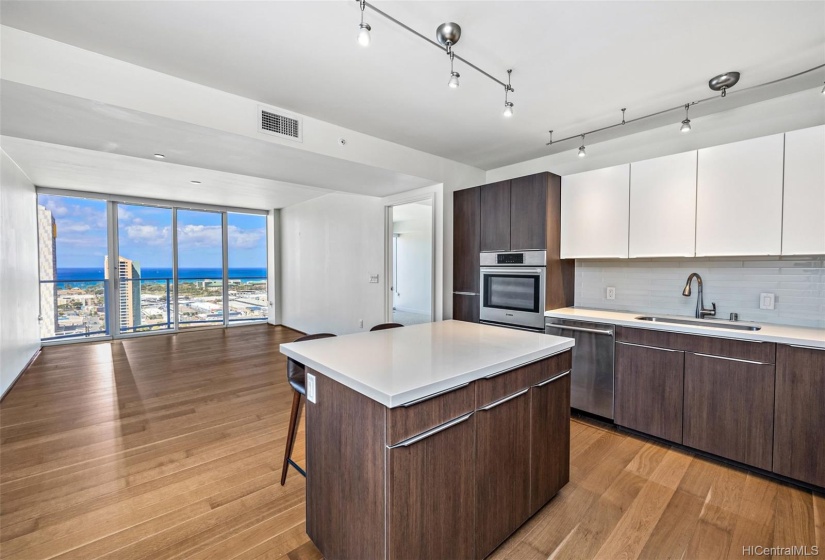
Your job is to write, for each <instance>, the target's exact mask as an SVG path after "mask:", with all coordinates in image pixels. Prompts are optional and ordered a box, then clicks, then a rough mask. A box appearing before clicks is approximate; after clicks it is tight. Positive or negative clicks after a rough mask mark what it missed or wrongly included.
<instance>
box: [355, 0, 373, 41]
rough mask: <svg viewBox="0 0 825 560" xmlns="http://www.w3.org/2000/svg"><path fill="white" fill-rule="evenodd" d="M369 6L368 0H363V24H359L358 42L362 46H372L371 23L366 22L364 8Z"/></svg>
mask: <svg viewBox="0 0 825 560" xmlns="http://www.w3.org/2000/svg"><path fill="white" fill-rule="evenodd" d="M366 7H367V2H366V0H361V25H359V26H358V44H359V45H361V46H362V47H369V46H370V39H371V38H370V31H372V27H370V24H369V23H364V9H365V8H366Z"/></svg>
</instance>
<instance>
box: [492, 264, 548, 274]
mask: <svg viewBox="0 0 825 560" xmlns="http://www.w3.org/2000/svg"><path fill="white" fill-rule="evenodd" d="M546 270H547V269H546V268H525V267H522V266H520V267H515V266H512V267H511V266H497V267H495V268H493V267H482V268H481V273H482V274H501V273H506V274H530V275H533V274H542V273H544V272H545V271H546Z"/></svg>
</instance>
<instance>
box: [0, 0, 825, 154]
mask: <svg viewBox="0 0 825 560" xmlns="http://www.w3.org/2000/svg"><path fill="white" fill-rule="evenodd" d="M376 4H377V6H378V7H380V8H381V9H383V10H385V11H386V12H387V13H389V14H390V15H392V16H394V17H397V18H398V19H400V20H401V21H403V22H404V23H406V24H407V25H410V26H411V27H413V28H414V29H416V30H418V31H420V32H421V33H423V34H425V35H426V36H430V37H431V36H433V35H434V31H435V28H436V27H437V25H438V24H440V23H441V22H443V21H456V22H458V23H459V24H461V26H462V28H463V36H462V38H461V41H460V43H459V44H458V46H457V47H456V52H457V53H458V54H460V55H461V56H464V57H466V58H467V59H468V60H470V61H471V62H473V63H475V64H477V65H479V66H481V67H482V68H484V69H485V70H487V71H488V72H491V73H493V74H494V75H496V76H499V77H502V78H503V77H504V76H506V73H505V71H506V69H507V68H513V86H514V87H515V89H516V92H515V94H513V95H512V97H511V100H512V101H513V102H515V109H516V116H515V117H514V118H512V119H504V118H503V117H502V116H501V107H502V103H503V88H501V86H498V85H496V84H495V83H493V82H491V81H489V80H487V79H486V78H483V77H482V76H480V75H479V74H477V73H476V72H474V71H473V70H471V69H469V68H467V67H465V66H463V65H461V64H457V68H456V69H457V70H458V71H459V72H461V76H462V78H461V79H462V85H461V87H460V88H458V90H450V89H449V88H447V86H446V82H447V78H448V77H449V70H448V60H447V57H446V56H445V55H444V54H443V53H440V52H439V51H438V50H436V49H435V48H434V47H432V46H428V45H427V44H425V43H424V42H422V41H421V40H420V39H418V38H416V37H414V36H412V35H411V34H409V33H407V32H405V31H403V30H401V29H400V28H398V27H396V26H395V25H393V24H391V23H389V22H387V21H386V20H384V19H382V18H381V17H380V16H379V15H377V14H375V13H374V12H370V11H369V10H368V12H367V21H368V22H369V23H370V24H371V25H372V28H373V32H372V35H373V43H372V45H371V46H370V47H369V48H367V49H364V48H362V47H359V46H358V45H357V44H356V41H355V36H356V31H357V24H358V21H359V10H358V4H357V2H355V1H352V0H346V1H345V0H340V1H333V2H329V1H327V2H309V1H302V2H221V1H165V2H143V1H120V2H93V1H83V0H53V1H36V0H25V1H16V0H15V1H12V0H3V1H2V4H0V10H1V11H0V17H1V18H2V22H3V24H4V25H9V26H11V27H16V28H19V29H22V30H25V31H29V32H32V33H35V34H38V35H43V36H46V37H49V38H53V39H56V40H58V41H62V42H65V43H69V44H72V45H76V46H78V47H81V48H84V49H88V50H91V51H95V52H99V53H102V54H105V55H108V56H112V57H114V58H118V59H122V60H125V61H128V62H132V63H135V64H138V65H141V66H144V67H147V68H152V69H155V70H158V71H161V72H165V73H168V74H171V75H175V76H179V77H181V78H184V79H187V80H191V81H193V82H197V83H201V84H204V85H207V86H211V87H214V88H218V89H221V90H225V91H229V92H232V93H236V94H239V95H242V96H244V97H248V98H251V99H255V100H259V101H262V102H265V103H269V104H272V105H275V106H278V107H283V108H286V109H289V110H292V111H295V112H299V113H303V114H306V115H310V116H312V117H316V118H319V119H322V120H325V121H328V122H331V123H335V124H338V125H341V126H345V127H348V128H351V129H354V130H358V131H361V132H364V133H367V134H371V135H373V136H376V137H379V138H384V139H387V140H390V141H394V142H397V143H399V144H403V145H406V146H410V147H414V148H417V149H420V150H423V151H426V152H429V153H433V154H437V155H440V156H444V157H447V158H450V159H454V160H457V161H461V162H464V163H468V164H470V165H474V166H476V167H481V168H484V169H490V168H494V167H498V166H501V165H505V164H509V163H513V162H517V161H522V160H525V159H529V158H533V157H537V156H540V155H543V154H545V153H547V149H546V148H545V147H544V142H545V141H546V140H547V133H546V131H547V130H548V129H551V128H552V129H554V130H555V137H556V138H559V137H562V136H567V135H570V134H576V133H579V132H581V131H582V130H587V129H591V128H595V127H598V126H604V125H605V124H610V123H612V122H615V121H617V120H619V118H620V111H619V108H621V107H627V108H628V111H627V117H628V118H633V117H634V116H639V115H640V114H643V113H646V112H652V111H656V110H660V109H664V108H667V107H672V106H676V105H680V104H683V103H685V102H686V101H688V100H693V99H699V98H703V97H707V96H708V95H709V94H710V91H709V90H708V88H707V85H706V84H707V80H708V79H709V78H710V77H711V76H713V75H715V74H718V73H721V72H723V71H728V70H738V71H741V72H742V80H741V82H740V86H739V87H740V88H744V87H748V86H751V85H755V84H758V83H762V82H765V81H769V80H773V79H776V78H779V77H782V76H786V75H788V74H791V73H794V72H799V71H802V70H805V69H807V68H810V67H813V66H816V65H819V64H823V63H825V48H823V46H825V2H821V1H815V2H782V1H780V2H762V1H742V2H738V1H737V2H678V1H677V2H642V1H634V2H622V1H617V2H511V1H506V2H505V1H485V2H477V1H466V2H409V1H406V2H395V1H393V2H390V1H382V0H376ZM805 87H811V86H810V85H809V84H806V85H805ZM730 97H733V96H730ZM677 116H678V115H677ZM4 117H5V114H4ZM674 118H675V117H674ZM681 118H682V117H679V119H678V120H681Z"/></svg>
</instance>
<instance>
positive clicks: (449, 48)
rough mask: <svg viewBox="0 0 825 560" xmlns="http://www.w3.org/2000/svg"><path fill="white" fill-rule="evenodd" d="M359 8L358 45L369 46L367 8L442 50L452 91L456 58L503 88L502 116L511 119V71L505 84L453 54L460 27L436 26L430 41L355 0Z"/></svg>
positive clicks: (363, 0) (456, 80)
mask: <svg viewBox="0 0 825 560" xmlns="http://www.w3.org/2000/svg"><path fill="white" fill-rule="evenodd" d="M356 1H357V2H358V4H359V5H360V7H361V25H359V26H358V28H359V31H358V43H360V44H361V45H363V46H365V47H366V46H367V45H369V44H370V31H371V30H372V28H371V27H370V26H369V24H367V23H365V22H364V11H365V10H366V9H367V8H369V9H370V10H372V11H374V12H376V13H378V14H379V15H380V16H381V17H384V18H386V19H387V20H389V21H391V22H392V23H394V24H396V25H397V26H399V27H401V28H403V29H405V30H406V31H409V32H410V33H412V34H413V35H415V36H417V37H418V38H419V39H423V40H424V41H426V42H428V43H430V44H431V45H433V46H435V47H436V48H438V49H443V50H444V51H445V52H446V53H447V55H448V56H449V57H450V80H449V81H448V82H447V85H448V86H449V87H451V88H453V89H455V88H457V87H458V86H459V85H460V82H459V79H460V78H461V74H459V73H458V72H456V71H455V67H454V60H455V59H456V58H457V59H458V60H460V61H461V62H463V63H464V64H466V65H467V66H469V67H470V68H472V69H473V70H475V71H476V72H478V73H479V74H483V75H484V76H486V77H487V78H489V79H491V80H493V81H494V82H496V83H497V84H499V85H501V86H504V116H506V117H511V116H512V115H513V103H512V102H511V101H510V100H509V99H508V97H507V95H508V94H509V93H515V91H516V90H514V89H513V86H512V85H510V72H512V70H508V71H507V83H506V84H505V83H504V82H502V81H501V80H499V79H498V78H495V77H493V76H492V75H491V74H489V73H488V72H485V71H484V70H482V69H481V68H479V67H478V66H476V65H475V64H473V63H471V62H470V61H468V60H467V59H465V58H462V57H460V56H458V55H457V54H455V53H454V52H453V47H454V46H455V45H456V43H458V40H459V39H460V38H461V26H460V25H458V24H457V23H453V22H446V23H442V24H441V25H439V26H438V29H436V31H435V39H436V40H435V41H433V40H432V39H430V38H429V37H425V36H424V35H422V34H421V33H419V32H418V31H416V30H415V29H413V28H411V27H410V26H408V25H406V24H404V23H402V22H400V21H398V20H397V19H395V18H394V17H392V16H391V15H389V14H387V13H385V12H383V11H381V10H379V9H378V8H376V7H375V6H374V5H372V4H371V3H369V2H367V1H366V0H356Z"/></svg>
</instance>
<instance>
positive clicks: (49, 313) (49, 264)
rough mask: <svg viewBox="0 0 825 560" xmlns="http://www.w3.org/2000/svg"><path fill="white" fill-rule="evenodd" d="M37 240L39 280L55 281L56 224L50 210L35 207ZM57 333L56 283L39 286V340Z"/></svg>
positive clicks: (39, 206) (38, 206) (43, 207)
mask: <svg viewBox="0 0 825 560" xmlns="http://www.w3.org/2000/svg"><path fill="white" fill-rule="evenodd" d="M37 239H38V256H39V259H38V260H39V269H40V280H57V223H56V222H55V221H54V216H52V212H51V210H49V209H48V208H46V207H45V206H41V205H40V204H38V205H37ZM56 331H57V283H56V282H46V283H41V284H40V338H51V337H53V336H54V335H55V332H56Z"/></svg>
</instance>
